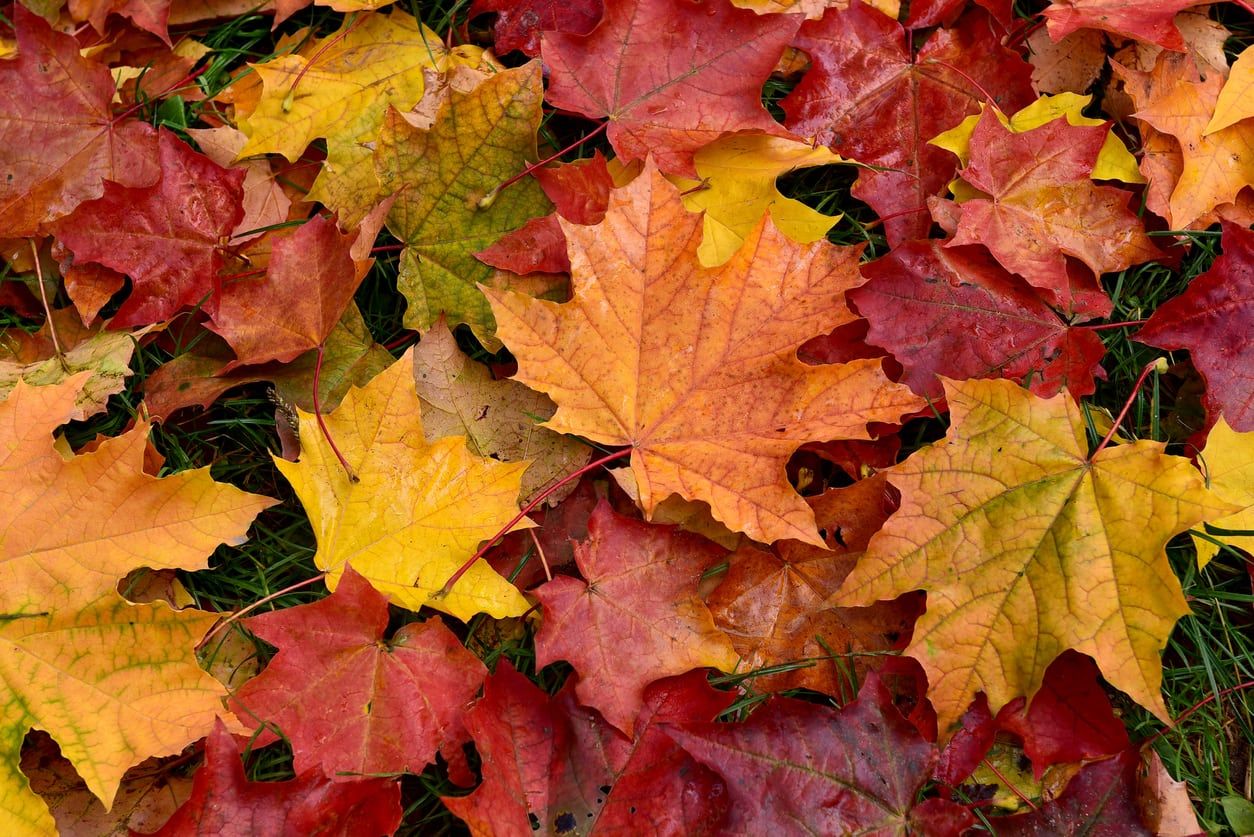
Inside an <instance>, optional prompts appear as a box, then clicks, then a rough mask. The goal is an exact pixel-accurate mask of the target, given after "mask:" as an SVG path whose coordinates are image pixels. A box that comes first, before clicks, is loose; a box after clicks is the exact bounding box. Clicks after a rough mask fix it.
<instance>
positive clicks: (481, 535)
mask: <svg viewBox="0 0 1254 837" xmlns="http://www.w3.org/2000/svg"><path fill="white" fill-rule="evenodd" d="M420 412H421V407H420V405H419V401H418V393H417V391H416V390H415V387H414V360H413V353H412V352H409V353H406V355H405V356H404V357H403V358H402V359H401V360H399V361H397V362H396V363H394V364H392V366H390V367H389V368H388V369H386V370H385V371H383V372H382V373H380V374H379V375H378V376H377V377H375V378H374V379H373V380H372V381H371V382H370V383H369V384H367V385H366V386H365V387H363V388H361V389H356V388H354V389H351V390H349V392H348V394H347V395H346V396H344V400H343V402H341V404H340V406H339V407H338V408H337V409H336V410H335V411H334V412H331V413H329V414H327V415H326V416H325V423H326V426H327V430H328V432H329V433H330V435H331V437H332V438H334V439H335V444H336V446H337V447H338V449H339V451H340V452H341V453H342V454H343V456H344V458H345V460H347V462H348V464H349V465H350V466H351V467H352V469H353V473H354V474H355V475H356V476H357V479H356V480H352V479H350V478H349V475H348V474H347V473H346V472H345V470H344V466H343V465H341V464H340V462H339V460H338V458H337V457H336V455H335V453H334V452H333V451H332V449H331V446H330V444H329V443H328V442H327V438H326V436H325V435H324V434H323V432H322V430H321V429H320V428H319V425H318V422H317V420H316V419H315V417H314V416H312V415H310V414H309V413H306V412H304V411H303V410H299V411H298V415H299V419H300V440H301V451H300V460H299V461H298V462H287V461H285V460H282V459H279V458H277V457H276V458H275V465H276V466H278V469H279V471H280V472H281V473H282V474H283V476H284V477H286V478H287V481H288V482H289V483H291V484H292V488H293V489H295V491H296V496H297V497H298V498H299V499H300V502H301V505H303V506H304V507H305V511H306V513H307V514H308V515H309V519H310V521H311V522H312V523H313V528H314V534H315V535H316V537H317V540H318V551H317V553H316V554H315V555H314V563H315V564H317V565H318V566H319V567H321V568H322V569H324V570H326V571H327V573H328V574H327V586H328V587H329V588H331V589H332V590H335V588H336V586H337V585H338V584H339V583H340V578H341V577H342V576H343V574H344V569H345V567H346V566H347V565H348V563H349V562H350V561H351V562H352V566H353V569H355V570H356V571H357V572H358V573H360V574H361V575H362V576H363V577H365V578H366V580H368V581H369V582H370V583H371V584H372V585H374V587H375V588H376V589H377V590H379V591H380V592H381V593H384V594H385V595H387V596H388V598H389V599H391V601H392V602H393V603H394V604H397V605H400V606H401V607H404V608H408V609H410V610H417V609H418V608H420V607H422V606H423V605H428V606H430V607H434V608H437V609H439V610H444V611H446V612H448V613H451V614H452V615H454V616H456V617H458V618H459V619H463V620H466V619H469V618H470V617H471V616H473V615H474V614H476V613H480V612H484V613H488V614H491V615H492V616H495V617H497V618H500V617H504V616H518V615H520V614H522V613H523V612H524V611H526V610H527V607H528V605H527V601H526V599H524V598H523V596H522V594H521V593H519V592H518V590H517V589H516V588H515V587H514V586H513V585H511V584H510V583H509V582H508V581H506V580H505V579H503V578H501V577H500V576H499V575H497V574H496V573H495V572H493V570H492V569H491V568H490V567H489V566H488V565H487V563H486V562H482V561H477V562H475V564H474V565H473V566H472V567H471V568H470V570H469V571H468V572H467V573H466V574H465V576H464V577H463V578H462V579H461V580H460V581H459V582H458V583H457V585H456V586H454V587H453V589H452V591H451V592H450V593H449V594H448V595H447V596H442V597H434V594H436V593H437V592H438V591H440V590H441V588H443V586H444V583H445V582H446V581H447V580H448V579H449V577H451V576H452V575H453V573H454V572H455V571H456V570H457V568H458V567H459V566H460V565H461V563H462V562H463V561H465V560H466V559H467V558H469V557H470V556H471V555H472V554H473V553H474V551H475V548H476V547H477V546H478V545H479V542H480V541H482V540H483V539H485V538H489V537H492V536H494V535H496V534H497V533H498V532H499V531H500V529H501V527H502V526H503V525H505V524H506V523H508V522H509V520H510V518H511V517H513V515H514V514H515V513H516V512H517V510H518V506H517V498H518V487H519V481H520V480H521V478H522V473H523V471H524V470H525V469H526V467H527V465H526V463H503V462H494V461H492V460H483V459H479V458H478V457H476V456H474V455H473V454H472V453H471V452H470V451H469V450H468V449H467V447H466V440H465V438H464V437H460V436H450V437H445V438H443V439H440V440H438V441H436V442H435V443H433V444H428V443H427V442H426V440H425V439H424V434H423V428H422V419H421V417H420ZM379 497H386V498H387V502H386V503H380V502H379V500H378V498H379Z"/></svg>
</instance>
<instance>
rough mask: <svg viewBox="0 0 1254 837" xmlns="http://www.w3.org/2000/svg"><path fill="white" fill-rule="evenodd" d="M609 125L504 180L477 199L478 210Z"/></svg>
mask: <svg viewBox="0 0 1254 837" xmlns="http://www.w3.org/2000/svg"><path fill="white" fill-rule="evenodd" d="M609 124H610V122H609V120H608V119H607V120H606V121H604V122H602V123H601V124H600V125H598V126H597V127H596V130H594V131H593V132H592V133H590V134H585V135H584V136H583V137H581V138H579V139H577V140H575V141H574V142H572V143H571V144H570V145H568V146H566V147H565V148H563V149H562V150H561V151H558V152H556V153H554V154H550V155H549V156H548V157H545V158H544V159H543V160H540V161H539V162H537V163H531V164H530V165H528V166H527V167H526V168H525V169H523V170H522V171H520V172H519V173H518V174H516V175H514V176H513V177H511V178H510V179H509V180H506V181H505V182H504V183H502V184H501V185H500V186H497V187H496V188H495V189H493V190H492V191H491V192H488V193H487V194H486V195H484V196H483V197H482V198H480V199H479V208H480V209H487V208H488V207H489V206H491V205H492V203H493V202H494V201H495V200H496V196H497V195H499V194H501V192H504V191H505V190H506V189H508V188H509V187H510V186H513V185H514V184H515V183H517V182H518V181H520V180H522V179H523V178H524V177H526V176H527V175H529V174H531V173H532V172H533V171H535V170H536V169H538V168H543V167H544V166H547V165H548V164H549V163H551V162H553V161H554V160H557V159H559V158H561V156H562V155H563V154H567V153H569V152H571V151H574V150H575V149H576V148H578V147H579V146H581V145H583V144H584V143H585V142H587V141H588V140H590V139H592V138H593V137H595V136H597V135H598V134H600V133H602V132H603V131H605V129H606V128H608V127H609Z"/></svg>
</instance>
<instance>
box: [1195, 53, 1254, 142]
mask: <svg viewBox="0 0 1254 837" xmlns="http://www.w3.org/2000/svg"><path fill="white" fill-rule="evenodd" d="M1252 99H1254V49H1251V48H1249V47H1246V48H1245V49H1244V50H1242V52H1241V54H1240V55H1238V56H1237V60H1236V61H1234V62H1232V69H1231V71H1230V72H1229V75H1228V79H1227V81H1225V82H1224V86H1223V88H1222V89H1221V90H1220V91H1219V98H1218V99H1217V100H1216V101H1215V113H1214V115H1213V116H1212V117H1211V119H1210V122H1207V123H1206V130H1205V131H1204V132H1203V133H1204V134H1206V135H1209V134H1213V133H1216V132H1217V131H1222V130H1223V129H1224V128H1229V127H1231V126H1233V125H1235V124H1237V123H1238V122H1240V121H1241V120H1243V119H1249V118H1251V117H1254V105H1252V104H1251V100H1252Z"/></svg>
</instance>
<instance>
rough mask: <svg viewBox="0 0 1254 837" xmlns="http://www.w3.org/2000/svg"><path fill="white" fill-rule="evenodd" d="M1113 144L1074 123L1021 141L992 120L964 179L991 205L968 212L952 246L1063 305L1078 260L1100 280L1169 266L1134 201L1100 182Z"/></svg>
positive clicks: (976, 137)
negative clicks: (971, 249) (1148, 266)
mask: <svg viewBox="0 0 1254 837" xmlns="http://www.w3.org/2000/svg"><path fill="white" fill-rule="evenodd" d="M1105 141H1106V130H1105V129H1104V128H1099V127H1095V126H1093V127H1089V126H1078V127H1077V126H1072V125H1069V124H1067V123H1066V121H1064V120H1056V121H1053V122H1049V123H1047V124H1045V125H1042V126H1041V127H1039V128H1035V129H1033V130H1031V131H1027V132H1024V133H1015V132H1013V131H1010V130H1008V129H1007V128H1005V127H1004V126H1002V124H1001V122H1000V121H998V119H997V118H996V117H995V116H994V115H993V114H992V113H987V112H986V113H985V114H984V115H983V116H981V117H980V122H979V124H978V125H976V128H975V132H974V133H973V134H972V136H971V162H970V163H969V164H968V165H967V166H966V167H965V168H963V169H962V171H961V174H962V178H963V179H964V180H966V181H967V182H968V183H970V184H971V185H972V186H974V187H976V188H977V189H980V190H981V191H983V192H984V193H986V194H987V195H988V196H989V197H988V198H978V199H972V200H968V201H965V202H963V203H962V204H960V205H959V206H960V209H961V213H962V214H961V218H960V219H959V221H958V228H957V232H956V234H955V236H954V238H953V239H952V240H951V241H950V242H949V244H948V245H947V246H958V245H962V244H983V245H984V246H985V247H987V248H988V249H989V251H990V252H991V253H992V254H993V256H994V258H996V259H997V260H998V261H999V262H1001V263H1002V265H1004V266H1005V267H1006V269H1008V270H1010V271H1012V272H1014V273H1017V274H1019V275H1020V276H1022V277H1023V278H1024V279H1026V280H1027V281H1028V282H1029V283H1030V284H1032V285H1033V286H1035V287H1038V288H1041V289H1043V290H1046V291H1049V292H1051V294H1052V295H1053V296H1055V297H1056V298H1060V299H1061V298H1065V294H1066V293H1067V290H1066V289H1067V288H1068V287H1069V285H1070V279H1069V278H1068V275H1067V257H1068V256H1070V257H1073V258H1076V259H1079V260H1080V261H1082V262H1083V263H1084V264H1086V265H1087V266H1088V267H1089V269H1090V270H1092V271H1093V273H1094V274H1096V275H1099V276H1100V275H1101V274H1103V273H1107V272H1110V271H1116V270H1123V269H1124V268H1126V267H1130V266H1131V265H1134V264H1137V263H1139V262H1143V261H1148V260H1151V259H1156V258H1160V257H1161V256H1162V253H1161V252H1160V251H1159V250H1158V248H1157V247H1155V246H1154V243H1153V241H1151V240H1150V238H1149V237H1148V236H1147V235H1146V234H1145V228H1144V226H1143V225H1142V223H1141V221H1140V219H1139V218H1137V216H1136V215H1135V214H1134V213H1133V212H1132V211H1131V210H1130V209H1129V208H1128V205H1129V202H1130V201H1131V199H1132V195H1131V194H1130V193H1128V192H1124V191H1122V190H1120V189H1116V188H1114V187H1111V186H1097V185H1095V184H1094V183H1093V181H1092V180H1091V179H1090V173H1091V172H1092V171H1093V166H1094V164H1095V162H1096V160H1097V155H1098V154H1099V153H1100V152H1101V149H1102V146H1103V144H1104V143H1105Z"/></svg>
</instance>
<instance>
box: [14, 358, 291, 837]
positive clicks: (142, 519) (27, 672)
mask: <svg viewBox="0 0 1254 837" xmlns="http://www.w3.org/2000/svg"><path fill="white" fill-rule="evenodd" d="M88 377H89V375H88V374H85V373H84V374H79V375H75V376H73V377H71V378H69V379H67V380H66V381H64V382H62V383H59V384H57V385H55V386H46V387H31V386H28V385H27V384H26V383H25V382H19V383H18V384H17V385H16V386H15V388H14V389H13V391H12V393H10V395H9V397H8V398H7V399H6V400H5V401H4V402H3V403H2V404H0V451H3V453H2V454H0V459H2V463H0V465H2V467H0V495H2V496H3V497H4V499H5V502H4V503H3V521H2V523H0V527H2V530H0V531H2V532H3V534H2V535H0V544H2V546H0V613H3V620H0V652H2V653H0V683H3V689H4V692H5V693H6V695H7V698H6V699H5V700H4V701H3V704H2V706H3V708H0V729H3V731H4V735H3V738H0V748H2V749H3V753H2V754H0V819H2V820H3V821H4V823H5V825H6V829H5V833H6V834H15V833H31V834H47V833H55V829H54V828H53V826H52V820H51V818H50V816H49V815H48V811H47V808H46V806H44V804H43V802H42V801H41V800H40V799H39V798H38V797H36V796H34V794H32V793H31V792H30V790H29V788H28V786H27V782H26V779H25V777H23V776H22V774H21V773H20V772H18V769H17V765H18V760H19V755H20V750H21V747H22V739H23V737H24V736H25V734H26V731H27V730H28V729H30V728H32V727H38V728H40V729H43V730H45V731H47V732H48V733H49V734H50V735H52V737H53V738H54V739H56V741H57V743H58V744H59V745H60V748H61V752H62V754H64V755H65V757H66V758H68V759H69V760H70V761H71V762H72V763H73V764H74V767H75V769H76V770H77V771H78V773H79V775H80V776H82V778H83V780H84V782H86V784H87V787H88V788H89V789H90V790H91V792H92V793H94V794H95V795H96V796H98V797H100V799H101V800H102V801H103V802H104V804H105V806H106V807H108V806H109V805H111V804H112V802H113V798H114V794H115V793H116V792H117V789H118V785H119V783H120V782H121V780H122V775H123V774H124V773H125V772H126V770H127V768H129V767H130V766H131V765H133V764H136V763H138V762H139V761H141V760H143V759H144V758H147V757H148V756H154V755H167V754H170V753H176V752H178V751H180V750H181V749H182V748H183V747H185V746H186V745H187V744H188V743H189V742H190V741H193V740H195V739H196V738H199V737H200V736H202V735H204V734H205V732H206V731H207V730H208V729H209V728H210V727H211V725H212V723H213V719H214V717H215V716H216V715H217V714H219V713H220V712H222V704H221V698H222V697H223V695H224V694H225V690H224V689H223V687H222V686H221V684H219V683H218V682H217V681H216V680H214V679H213V678H212V677H210V676H209V675H208V674H207V673H205V672H204V671H203V670H201V668H200V667H199V666H198V665H197V663H196V657H195V652H194V648H195V645H196V643H197V642H198V641H199V639H200V637H201V636H203V634H204V632H205V630H206V629H208V627H209V626H210V624H211V623H212V622H213V621H214V619H215V618H216V617H215V616H214V615H213V614H206V613H199V612H196V611H174V610H171V609H170V608H169V607H168V606H166V605H165V604H161V603H157V604H144V605H137V604H132V603H130V602H128V601H126V600H125V599H123V598H122V597H121V596H119V595H118V593H117V590H116V587H117V584H118V581H119V580H120V579H121V578H122V577H123V576H125V575H127V574H128V573H129V572H131V571H132V570H135V569H137V568H140V567H152V568H156V569H174V568H183V569H202V568H204V567H205V566H206V565H207V563H208V556H209V555H210V554H211V553H212V552H213V550H214V549H215V548H216V547H217V546H218V545H219V544H221V543H224V542H226V543H238V542H240V541H242V540H243V538H244V534H245V532H246V531H247V529H248V526H249V524H250V523H251V522H252V520H253V518H254V517H255V516H256V515H257V514H258V513H259V512H260V511H261V510H263V509H265V508H266V507H268V506H270V505H272V504H273V502H274V501H273V500H270V499H269V498H265V497H258V496H256V495H252V494H247V493H245V492H243V491H240V490H239V489H237V488H234V487H232V486H229V485H222V484H219V483H215V482H214V481H213V480H212V478H210V476H209V473H208V471H209V469H208V468H202V469H199V470H196V471H185V472H183V473H180V474H176V475H174V476H171V477H166V478H164V479H158V478H156V477H152V476H149V475H147V474H145V473H144V470H143V462H144V448H145V445H146V438H147V431H148V428H147V426H146V425H143V424H141V425H139V426H138V427H136V428H135V429H133V430H131V431H130V432H128V433H126V434H125V435H123V436H120V437H117V438H114V439H108V440H106V441H105V442H104V443H103V444H101V445H100V447H99V448H97V449H96V450H95V451H93V452H91V453H86V454H82V455H79V456H69V457H68V458H67V457H65V456H62V454H61V453H59V452H58V451H57V449H56V447H55V446H54V444H53V439H52V432H53V430H54V429H55V428H57V427H58V426H60V425H61V424H63V423H64V422H65V421H66V420H68V419H69V418H70V416H72V415H74V414H75V412H76V410H77V409H78V406H77V403H78V399H79V393H80V391H81V390H82V388H83V387H84V385H85V384H86V382H87V380H88Z"/></svg>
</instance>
